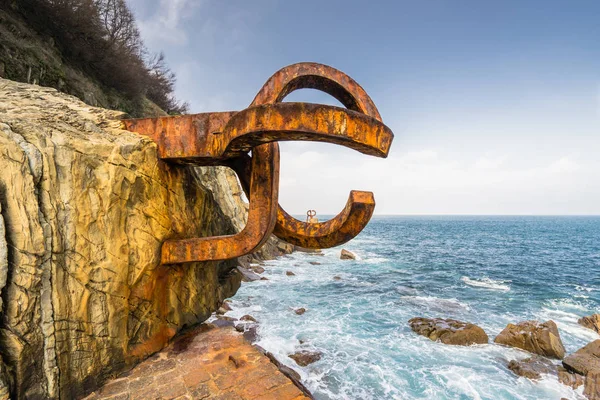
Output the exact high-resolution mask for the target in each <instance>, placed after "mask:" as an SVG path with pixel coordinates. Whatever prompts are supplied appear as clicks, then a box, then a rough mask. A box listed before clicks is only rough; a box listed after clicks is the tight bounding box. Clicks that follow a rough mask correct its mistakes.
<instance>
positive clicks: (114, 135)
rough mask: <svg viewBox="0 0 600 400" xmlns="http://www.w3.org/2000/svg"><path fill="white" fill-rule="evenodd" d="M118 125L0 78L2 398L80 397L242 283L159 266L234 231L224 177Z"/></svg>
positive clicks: (227, 272)
mask: <svg viewBox="0 0 600 400" xmlns="http://www.w3.org/2000/svg"><path fill="white" fill-rule="evenodd" d="M120 116H121V115H120V114H119V113H117V112H113V111H107V110H103V109H97V108H93V107H90V106H88V105H86V104H84V103H82V102H80V101H79V100H77V99H76V98H74V97H71V96H67V95H64V94H60V93H57V92H56V91H55V90H54V89H49V88H42V87H38V86H31V85H26V84H19V83H15V82H11V81H7V80H3V79H0V170H1V171H2V173H1V174H0V207H1V214H0V216H1V218H0V221H1V222H0V292H1V296H2V299H3V300H4V305H3V308H2V312H3V315H2V320H1V321H2V322H1V324H0V399H1V398H2V393H4V392H5V388H6V387H8V386H10V388H11V393H12V394H13V395H14V396H15V397H16V398H32V399H41V398H64V399H71V398H78V397H80V396H82V395H84V394H86V393H89V392H91V391H92V390H94V389H96V388H97V387H98V386H99V385H101V384H102V383H103V382H104V381H105V380H106V379H107V378H109V377H111V376H114V375H115V374H116V373H119V372H121V371H122V370H125V369H127V368H130V367H131V366H132V365H134V364H135V363H136V362H138V361H139V360H142V359H144V358H145V357H147V356H148V355H149V354H152V353H153V352H156V351H158V350H160V349H161V348H163V347H164V346H165V345H166V344H167V342H168V340H169V339H170V338H172V337H173V336H174V335H175V334H176V333H177V332H178V331H179V330H181V329H182V328H183V327H186V326H191V325H194V324H197V323H199V322H202V321H203V320H205V319H206V318H208V317H209V316H210V314H211V313H212V312H213V311H215V310H217V309H218V308H219V306H220V305H221V303H222V302H223V300H224V299H225V298H226V297H229V296H231V295H232V294H233V293H235V291H236V290H237V288H238V287H239V285H240V280H241V274H240V273H239V271H238V270H237V269H235V266H236V264H235V262H231V261H230V262H206V263H190V264H186V265H172V266H160V265H159V264H160V263H159V259H160V246H161V243H162V242H163V241H164V240H165V239H168V238H175V237H191V236H209V235H221V234H231V233H234V232H235V231H236V230H237V229H238V228H239V227H240V226H243V224H244V216H245V208H244V203H243V201H242V200H241V197H239V198H236V196H239V195H240V194H241V190H240V188H239V185H238V183H237V180H236V178H235V176H234V175H233V173H232V172H230V171H229V170H227V169H226V168H193V167H187V166H177V165H166V164H164V163H162V162H161V161H160V160H158V159H157V155H156V145H155V144H154V143H153V142H152V141H150V140H149V139H147V138H145V137H143V136H140V135H137V134H135V133H131V132H127V131H124V130H122V129H121V123H120V122H119V121H118V118H119V117H120ZM269 245H270V246H271V247H277V242H276V241H271V242H270V244H269ZM259 257H264V255H262V256H259Z"/></svg>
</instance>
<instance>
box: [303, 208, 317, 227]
mask: <svg viewBox="0 0 600 400" xmlns="http://www.w3.org/2000/svg"><path fill="white" fill-rule="evenodd" d="M306 223H307V224H318V223H319V219H318V218H317V212H316V211H315V210H308V211H307V212H306Z"/></svg>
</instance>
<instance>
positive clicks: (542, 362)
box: [508, 355, 557, 379]
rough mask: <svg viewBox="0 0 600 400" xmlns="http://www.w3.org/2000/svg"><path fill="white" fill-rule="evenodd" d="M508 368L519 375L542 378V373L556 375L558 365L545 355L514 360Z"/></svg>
mask: <svg viewBox="0 0 600 400" xmlns="http://www.w3.org/2000/svg"><path fill="white" fill-rule="evenodd" d="M508 369H510V370H511V371H512V372H514V373H515V374H517V375H519V376H523V377H525V378H529V379H540V378H541V377H542V374H553V375H556V373H557V369H556V365H554V364H553V363H552V361H550V360H548V359H547V358H545V357H540V356H537V355H535V356H533V357H530V358H527V359H525V360H512V361H511V362H509V363H508Z"/></svg>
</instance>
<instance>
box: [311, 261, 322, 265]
mask: <svg viewBox="0 0 600 400" xmlns="http://www.w3.org/2000/svg"><path fill="white" fill-rule="evenodd" d="M309 264H310V265H321V263H320V262H318V261H310V262H309Z"/></svg>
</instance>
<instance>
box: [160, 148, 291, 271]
mask: <svg viewBox="0 0 600 400" xmlns="http://www.w3.org/2000/svg"><path fill="white" fill-rule="evenodd" d="M252 153H253V157H252V165H251V171H250V173H251V179H250V188H249V195H248V197H249V201H250V206H249V210H248V222H247V223H246V226H245V227H244V229H243V230H242V231H241V232H239V233H238V234H235V235H228V236H213V237H208V238H192V239H182V240H168V241H166V242H165V243H164V244H163V247H162V255H161V261H162V263H163V264H177V263H184V262H191V261H210V260H227V259H230V258H235V257H240V256H243V255H245V254H249V253H252V252H253V251H256V250H258V249H259V248H260V247H261V246H262V245H263V244H264V243H265V241H266V240H267V239H268V238H269V235H270V234H271V232H272V231H273V228H274V227H275V219H276V216H277V207H276V205H277V198H278V193H279V145H278V144H277V143H269V144H263V145H260V146H257V147H255V148H254V149H253V150H252Z"/></svg>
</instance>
